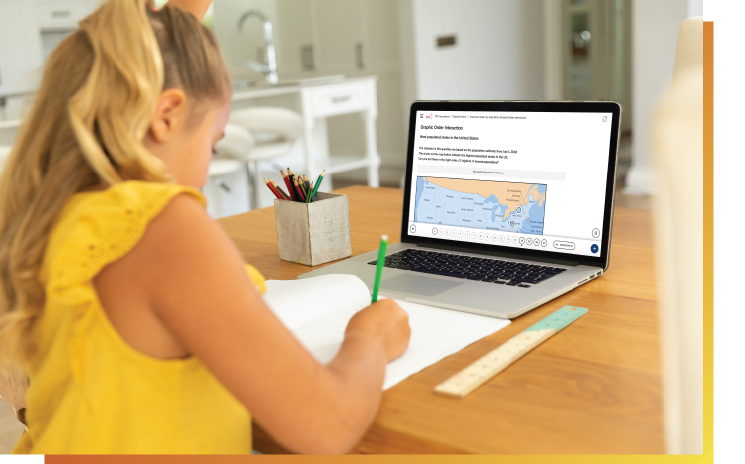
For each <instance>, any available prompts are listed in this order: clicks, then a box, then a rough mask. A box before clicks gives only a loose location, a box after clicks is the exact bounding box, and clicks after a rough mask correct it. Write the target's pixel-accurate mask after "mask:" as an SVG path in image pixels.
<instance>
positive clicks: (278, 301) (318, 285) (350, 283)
mask: <svg viewBox="0 0 745 464" xmlns="http://www.w3.org/2000/svg"><path fill="white" fill-rule="evenodd" d="M266 288H267V291H266V293H265V294H264V301H265V302H266V304H267V305H269V307H270V308H271V309H272V311H273V312H274V314H275V315H276V316H277V317H278V318H279V320H281V321H282V323H283V324H284V325H285V326H286V327H287V328H288V329H290V330H294V329H297V328H298V327H300V326H303V325H306V324H308V323H309V322H311V321H314V320H316V319H319V318H321V317H323V316H326V315H328V314H329V313H331V312H335V311H339V310H340V309H349V308H353V309H354V310H355V312H356V311H359V310H360V309H362V308H364V307H365V306H367V305H369V304H370V291H369V290H368V289H367V286H366V285H365V283H364V282H362V280H360V279H359V278H358V277H356V276H353V275H347V274H330V275H324V276H319V277H313V278H311V279H298V280H268V281H267V282H266Z"/></svg>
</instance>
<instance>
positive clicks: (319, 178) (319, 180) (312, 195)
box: [310, 169, 326, 198]
mask: <svg viewBox="0 0 745 464" xmlns="http://www.w3.org/2000/svg"><path fill="white" fill-rule="evenodd" d="M324 174H326V170H325V169H324V170H323V172H322V173H321V175H320V176H318V180H317V181H316V187H315V188H314V189H313V192H312V193H311V195H310V196H311V198H314V197H315V196H316V192H317V191H318V187H319V186H320V185H321V181H322V180H323V175H324Z"/></svg>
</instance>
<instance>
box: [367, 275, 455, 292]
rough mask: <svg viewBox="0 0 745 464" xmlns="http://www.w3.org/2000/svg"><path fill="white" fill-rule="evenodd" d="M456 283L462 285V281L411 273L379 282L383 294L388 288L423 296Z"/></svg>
mask: <svg viewBox="0 0 745 464" xmlns="http://www.w3.org/2000/svg"><path fill="white" fill-rule="evenodd" d="M458 285H463V283H462V282H453V281H452V280H445V279H433V278H431V277H424V276H418V275H412V274H403V275H399V276H395V277H390V278H388V279H386V280H383V281H382V282H380V288H381V289H383V292H382V293H383V294H385V290H390V291H392V292H397V293H413V294H415V295H423V296H434V295H437V294H438V293H442V292H444V291H446V290H450V289H451V288H455V287H457V286H458Z"/></svg>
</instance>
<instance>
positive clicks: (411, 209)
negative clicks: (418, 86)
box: [407, 107, 615, 257]
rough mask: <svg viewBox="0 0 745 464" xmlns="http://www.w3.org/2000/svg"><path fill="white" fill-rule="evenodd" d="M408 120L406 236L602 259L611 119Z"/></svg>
mask: <svg viewBox="0 0 745 464" xmlns="http://www.w3.org/2000/svg"><path fill="white" fill-rule="evenodd" d="M415 108H416V107H415ZM412 116H413V117H414V118H415V123H413V124H412V126H411V127H412V128H413V161H412V164H411V171H410V175H411V178H410V179H409V181H410V186H411V187H410V195H409V198H408V200H407V201H408V203H409V204H408V208H407V209H408V224H407V227H408V230H407V233H408V235H409V236H410V237H422V238H427V239H435V240H442V241H449V242H463V243H464V244H465V243H467V244H471V245H479V248H482V249H483V248H484V246H486V245H492V246H495V247H496V246H499V247H509V248H513V249H521V250H533V251H537V252H542V251H545V252H556V253H562V254H572V255H581V256H587V257H600V255H601V253H602V243H603V242H602V240H603V237H604V236H607V231H605V230H604V219H605V218H606V215H605V212H606V211H605V210H606V200H607V198H606V187H607V184H608V179H609V176H608V170H609V156H610V155H609V153H610V151H609V146H610V144H611V137H612V132H613V131H612V128H613V117H612V116H613V115H612V113H611V112H608V113H602V112H586V113H583V112H556V111H551V112H540V111H530V112H519V111H413V113H412ZM614 138H615V137H614ZM613 143H615V140H613ZM410 145H411V141H410ZM612 149H613V150H615V146H613V147H612ZM610 179H612V177H610ZM456 245H457V243H456ZM515 251H519V250H515Z"/></svg>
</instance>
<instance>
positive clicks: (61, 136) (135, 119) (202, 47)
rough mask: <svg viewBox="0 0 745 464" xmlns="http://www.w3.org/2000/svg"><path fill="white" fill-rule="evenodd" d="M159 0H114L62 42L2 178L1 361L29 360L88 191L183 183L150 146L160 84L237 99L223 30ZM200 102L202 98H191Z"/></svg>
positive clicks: (8, 364) (14, 364)
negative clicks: (66, 236) (77, 204)
mask: <svg viewBox="0 0 745 464" xmlns="http://www.w3.org/2000/svg"><path fill="white" fill-rule="evenodd" d="M149 3H150V0H109V1H108V2H106V3H104V4H103V5H102V6H101V7H100V8H99V9H98V10H96V11H95V12H94V13H93V14H91V15H90V16H88V17H87V18H85V19H84V20H83V21H81V22H80V29H79V30H78V31H76V32H74V33H72V34H71V35H70V36H68V37H67V38H66V39H64V40H63V41H62V42H61V43H60V44H59V46H58V47H57V48H56V49H55V50H54V51H53V52H52V54H51V56H50V58H49V61H48V63H47V64H46V69H45V71H44V76H43V79H42V83H41V86H40V88H39V91H38V93H37V95H36V100H35V102H34V105H33V107H32V109H31V112H30V114H29V116H28V118H27V120H26V121H25V122H24V124H23V126H22V127H21V129H20V132H19V135H18V139H17V141H16V143H15V145H14V147H13V150H12V152H11V154H10V157H9V159H8V163H7V165H6V168H5V171H4V173H3V174H2V178H0V287H1V288H0V290H1V291H0V368H6V369H14V368H18V367H24V366H26V365H27V364H28V362H30V360H31V357H32V355H33V350H34V347H33V346H32V344H31V342H30V341H29V334H30V331H31V329H32V327H33V325H34V322H35V321H36V320H37V319H38V317H39V316H40V315H41V313H42V311H43V307H44V301H45V292H44V288H43V285H42V283H41V282H40V268H41V266H42V261H43V259H44V252H45V250H46V246H47V243H48V241H49V238H50V234H51V230H52V226H53V224H54V221H55V219H56V218H57V216H58V214H59V213H60V211H61V210H62V208H63V207H64V205H65V204H66V203H67V201H68V200H69V199H70V197H71V196H72V195H74V194H75V193H77V192H80V191H83V190H85V189H89V188H91V187H94V186H97V185H102V184H103V185H104V186H105V185H113V184H116V183H118V182H120V181H122V180H123V179H137V180H146V181H153V182H172V179H171V176H170V175H169V174H168V172H167V171H166V169H165V166H164V165H163V163H162V162H161V161H160V160H159V159H158V158H156V157H155V156H154V155H152V154H151V153H150V152H149V151H148V150H147V149H146V148H145V146H144V145H143V139H144V137H145V135H146V133H147V131H148V128H149V124H150V120H151V118H152V115H153V112H154V110H155V105H156V102H157V99H158V97H159V95H160V93H161V92H162V91H163V90H164V89H168V88H180V89H183V90H184V92H185V93H186V95H187V101H190V102H191V101H193V102H197V103H199V102H204V101H208V100H211V101H225V100H226V99H227V98H228V96H229V94H230V78H229V74H228V71H227V67H226V65H225V62H224V60H223V58H222V55H221V54H220V50H219V47H218V45H217V41H216V40H215V38H214V36H213V35H212V33H211V32H210V31H209V30H208V29H207V28H205V27H204V26H202V25H201V24H200V23H199V22H198V21H197V19H196V18H194V16H192V15H190V14H188V13H185V12H183V11H181V10H180V9H178V8H169V7H168V6H166V7H165V8H163V9H161V10H160V11H158V12H154V11H151V10H150V9H149V8H148V5H149ZM191 109H192V112H194V111H195V107H194V105H192V107H191Z"/></svg>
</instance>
